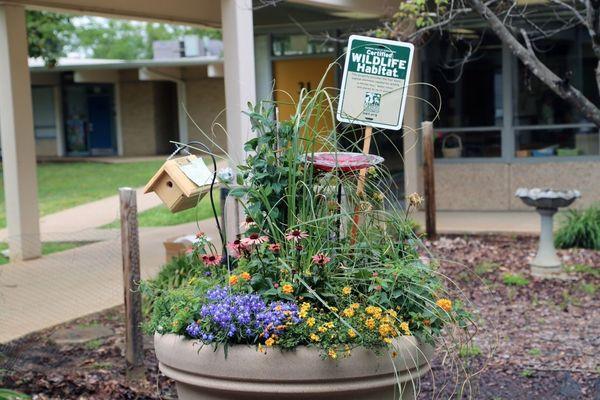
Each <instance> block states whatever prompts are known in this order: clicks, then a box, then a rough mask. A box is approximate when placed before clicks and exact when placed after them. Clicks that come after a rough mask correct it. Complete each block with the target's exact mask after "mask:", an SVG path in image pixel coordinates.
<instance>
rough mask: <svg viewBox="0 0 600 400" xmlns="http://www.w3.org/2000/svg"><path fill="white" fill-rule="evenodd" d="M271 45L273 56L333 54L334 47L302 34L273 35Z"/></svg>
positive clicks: (329, 43)
mask: <svg viewBox="0 0 600 400" xmlns="http://www.w3.org/2000/svg"><path fill="white" fill-rule="evenodd" d="M272 43H273V49H272V50H273V55H274V56H300V55H307V54H328V53H335V45H334V44H333V43H332V42H331V41H324V40H315V39H311V38H310V37H309V36H307V35H304V34H299V35H274V36H273V39H272Z"/></svg>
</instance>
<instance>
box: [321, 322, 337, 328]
mask: <svg viewBox="0 0 600 400" xmlns="http://www.w3.org/2000/svg"><path fill="white" fill-rule="evenodd" d="M323 325H324V326H325V327H326V328H329V329H332V328H333V327H334V326H335V325H334V324H333V322H331V321H330V322H325V323H324V324H323Z"/></svg>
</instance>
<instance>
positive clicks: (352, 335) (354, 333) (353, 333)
mask: <svg viewBox="0 0 600 400" xmlns="http://www.w3.org/2000/svg"><path fill="white" fill-rule="evenodd" d="M348 336H349V337H350V339H354V338H355V337H356V331H355V330H354V329H348Z"/></svg>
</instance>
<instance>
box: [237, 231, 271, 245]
mask: <svg viewBox="0 0 600 400" xmlns="http://www.w3.org/2000/svg"><path fill="white" fill-rule="evenodd" d="M268 241H269V237H268V236H260V235H259V234H258V233H251V234H250V236H248V237H247V238H244V239H242V244H243V245H244V246H256V245H259V244H262V243H265V242H268Z"/></svg>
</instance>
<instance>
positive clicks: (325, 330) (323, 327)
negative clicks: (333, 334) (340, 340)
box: [318, 325, 327, 333]
mask: <svg viewBox="0 0 600 400" xmlns="http://www.w3.org/2000/svg"><path fill="white" fill-rule="evenodd" d="M318 331H319V332H321V333H325V332H327V328H326V327H325V326H323V325H321V326H320V327H319V328H318Z"/></svg>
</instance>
